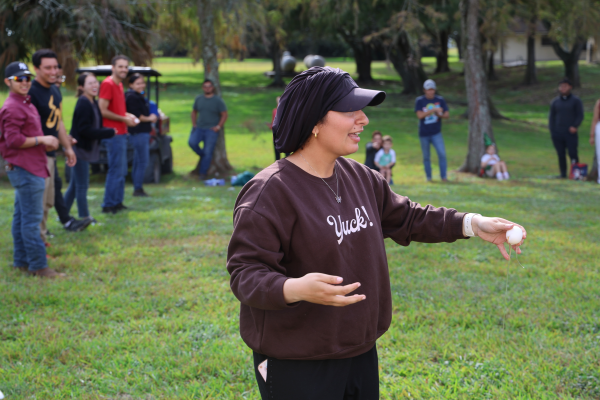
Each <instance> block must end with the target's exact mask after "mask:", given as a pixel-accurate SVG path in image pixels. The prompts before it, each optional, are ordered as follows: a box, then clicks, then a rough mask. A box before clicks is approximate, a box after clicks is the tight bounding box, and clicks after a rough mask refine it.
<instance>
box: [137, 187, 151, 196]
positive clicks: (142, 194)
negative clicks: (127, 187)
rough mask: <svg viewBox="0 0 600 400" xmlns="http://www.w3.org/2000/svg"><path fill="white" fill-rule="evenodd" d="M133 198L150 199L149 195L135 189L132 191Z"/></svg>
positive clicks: (142, 190)
mask: <svg viewBox="0 0 600 400" xmlns="http://www.w3.org/2000/svg"><path fill="white" fill-rule="evenodd" d="M133 197H150V195H149V194H148V193H146V192H144V189H135V190H134V191H133Z"/></svg>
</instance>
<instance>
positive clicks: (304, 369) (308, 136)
mask: <svg viewBox="0 0 600 400" xmlns="http://www.w3.org/2000/svg"><path fill="white" fill-rule="evenodd" d="M384 99H385V93H384V92H378V91H373V90H365V89H361V88H358V86H357V85H356V83H355V82H354V81H353V80H352V78H351V77H350V76H349V75H348V74H347V73H345V72H344V71H341V70H339V69H332V68H329V67H325V68H322V67H313V68H311V69H309V70H307V71H305V72H303V73H302V74H300V75H298V76H296V77H295V78H294V79H293V80H292V82H290V84H289V85H288V86H287V88H286V90H285V92H284V94H283V96H282V98H281V101H280V104H279V106H278V108H277V116H276V118H275V121H274V124H273V135H274V139H275V144H276V147H277V149H278V151H280V152H283V153H293V154H292V155H290V156H289V157H287V158H285V159H283V160H279V161H276V162H275V163H274V164H272V165H271V166H269V167H268V168H266V169H264V170H263V171H261V172H260V173H259V174H258V175H256V177H254V179H252V180H251V181H250V182H249V183H247V184H246V185H245V186H244V188H243V190H242V191H241V192H240V195H239V196H238V199H237V202H236V205H235V211H234V231H233V235H232V237H231V242H230V244H229V250H228V262H227V269H228V271H229V272H230V274H231V289H232V291H233V293H234V294H235V296H236V297H237V298H238V299H239V300H240V302H241V308H240V332H241V336H242V338H243V340H244V341H245V342H246V344H247V345H248V346H249V347H250V348H251V349H252V350H253V351H254V367H255V373H256V379H257V382H258V386H259V389H260V392H261V396H262V398H263V399H285V400H293V399H299V400H300V399H302V400H306V399H311V400H312V399H323V400H325V399H327V400H336V399H339V400H342V399H361V400H364V399H369V400H371V399H377V398H378V397H379V377H378V363H377V350H376V346H375V342H376V340H377V339H378V338H379V337H380V336H381V335H383V334H384V333H385V331H386V330H387V329H388V328H389V326H390V322H391V318H392V301H391V299H392V296H391V290H390V281H389V272H388V265H387V258H386V252H385V245H384V239H385V238H391V239H392V240H394V241H395V242H396V243H398V244H400V245H403V246H407V245H409V244H410V242H411V241H413V240H414V241H418V242H425V243H437V242H454V241H455V240H457V239H464V238H466V237H469V236H479V237H481V238H482V239H484V240H486V241H488V242H491V243H494V244H496V245H497V246H498V248H499V249H500V251H501V253H502V254H503V255H504V257H506V258H507V257H508V254H506V250H505V249H504V245H503V244H504V242H506V231H507V230H508V229H511V228H512V227H513V226H514V225H515V224H513V223H511V222H509V221H507V220H504V219H501V218H485V217H482V216H480V215H478V214H464V213H460V212H457V211H456V210H454V209H450V208H444V207H440V208H436V207H432V206H430V205H428V206H425V207H423V206H421V205H419V204H417V203H414V202H412V201H410V199H408V198H407V197H404V196H400V195H398V194H396V193H394V192H393V191H392V190H391V189H390V187H389V186H388V184H387V182H386V181H385V179H383V177H382V176H381V175H380V174H379V173H377V172H375V171H372V170H371V169H369V168H367V167H365V166H364V165H362V164H360V163H358V162H355V161H353V160H351V159H347V158H344V156H346V155H349V154H352V153H354V152H356V151H357V150H358V142H359V141H360V138H359V134H360V133H361V132H362V131H363V129H364V126H366V125H367V124H368V122H369V120H368V118H367V116H366V115H365V113H364V112H363V111H362V109H363V108H365V107H366V106H369V105H370V106H375V105H378V104H380V103H381V102H382V101H383V100H384ZM521 229H523V228H522V227H521ZM523 231H524V229H523ZM525 235H526V233H525ZM525 235H524V236H525ZM514 249H515V250H516V251H517V252H518V253H520V249H519V246H518V245H517V246H514Z"/></svg>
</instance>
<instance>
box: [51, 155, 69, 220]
mask: <svg viewBox="0 0 600 400" xmlns="http://www.w3.org/2000/svg"><path fill="white" fill-rule="evenodd" d="M54 208H55V209H56V213H57V214H58V219H60V223H61V224H63V225H64V224H66V223H67V222H69V220H71V216H70V215H69V210H68V209H67V206H66V205H65V199H64V197H63V195H62V179H60V175H59V174H58V168H57V167H56V161H54Z"/></svg>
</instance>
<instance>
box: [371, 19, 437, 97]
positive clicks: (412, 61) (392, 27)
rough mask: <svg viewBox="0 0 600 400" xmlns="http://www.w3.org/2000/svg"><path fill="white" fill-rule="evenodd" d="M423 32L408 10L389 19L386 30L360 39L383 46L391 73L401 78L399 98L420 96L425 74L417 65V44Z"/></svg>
mask: <svg viewBox="0 0 600 400" xmlns="http://www.w3.org/2000/svg"><path fill="white" fill-rule="evenodd" d="M423 32H424V30H423V25H422V24H421V22H420V21H419V18H418V16H417V14H416V13H415V12H414V11H413V10H412V9H411V8H410V7H408V9H406V10H403V11H400V12H398V13H395V14H393V15H392V17H391V18H390V19H389V20H388V22H387V26H385V27H384V28H383V29H381V30H379V31H378V32H375V33H372V34H371V35H368V36H366V37H365V38H364V40H365V41H366V42H372V41H373V40H379V41H381V43H383V45H384V46H385V48H386V50H387V55H388V58H389V60H390V61H391V63H392V65H393V66H394V69H395V70H396V72H398V74H399V75H400V77H401V78H402V85H403V86H404V89H403V91H402V94H420V93H421V91H422V87H423V82H425V80H426V79H427V74H426V73H425V70H424V69H423V64H422V63H421V51H420V50H421V49H420V47H421V43H420V40H419V39H420V38H421V37H422V34H423Z"/></svg>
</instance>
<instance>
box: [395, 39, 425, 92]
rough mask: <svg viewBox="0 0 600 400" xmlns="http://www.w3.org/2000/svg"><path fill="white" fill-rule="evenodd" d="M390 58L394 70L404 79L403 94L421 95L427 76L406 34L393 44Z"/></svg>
mask: <svg viewBox="0 0 600 400" xmlns="http://www.w3.org/2000/svg"><path fill="white" fill-rule="evenodd" d="M389 58H390V61H391V62H392V65H393V66H394V69H395V70H396V72H398V75H400V77H401V78H402V85H403V86H404V89H403V90H402V94H414V95H420V94H421V93H422V91H423V82H425V81H426V80H427V74H426V73H425V70H424V69H423V65H422V64H421V61H420V59H419V56H418V54H417V53H416V52H415V51H414V50H413V49H412V47H411V45H410V41H409V39H408V35H407V34H406V33H405V32H402V33H400V34H399V35H398V37H397V38H396V40H395V41H394V44H392V47H391V48H390V51H389Z"/></svg>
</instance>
